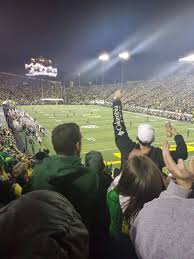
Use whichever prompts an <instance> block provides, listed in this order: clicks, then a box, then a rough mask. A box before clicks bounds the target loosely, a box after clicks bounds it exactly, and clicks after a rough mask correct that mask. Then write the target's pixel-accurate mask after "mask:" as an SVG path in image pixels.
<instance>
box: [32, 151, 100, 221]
mask: <svg viewBox="0 0 194 259" xmlns="http://www.w3.org/2000/svg"><path fill="white" fill-rule="evenodd" d="M98 187H99V179H98V175H97V174H96V172H95V171H92V170H91V169H89V168H87V167H84V166H83V165H82V163H81V159H80V157H78V156H67V157H62V156H58V155H55V156H51V157H49V158H46V159H44V161H43V162H42V163H41V164H39V165H37V166H36V167H35V168H34V169H33V172H32V178H31V181H30V189H31V191H34V190H53V191H56V192H59V193H61V194H62V195H64V196H65V197H67V198H68V199H69V201H70V202H71V203H72V204H73V205H74V207H75V208H76V209H77V211H78V212H79V213H80V215H81V216H82V218H83V219H84V220H85V223H86V224H87V223H88V220H89V218H90V217H91V213H92V211H93V208H92V207H93V206H94V204H95V199H96V197H97V192H98Z"/></svg>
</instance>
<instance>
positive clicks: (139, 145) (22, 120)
mask: <svg viewBox="0 0 194 259" xmlns="http://www.w3.org/2000/svg"><path fill="white" fill-rule="evenodd" d="M113 99H114V101H113V130H114V134H115V143H116V145H117V147H118V148H119V150H120V152H121V168H120V169H119V174H118V175H117V176H116V175H114V174H113V173H112V172H110V171H109V170H108V169H107V168H106V166H105V164H104V160H103V157H102V154H101V153H100V152H98V151H96V150H95V145H94V147H93V150H91V151H90V152H89V153H87V154H86V156H85V161H81V158H80V153H81V147H82V135H81V132H80V128H79V126H78V125H77V124H76V123H64V124H62V125H58V126H56V127H55V128H54V129H53V131H52V136H51V140H52V145H53V148H54V150H55V152H56V155H51V156H50V155H49V152H48V151H47V150H43V151H42V150H40V151H39V152H38V153H37V154H35V155H33V156H32V155H30V154H29V153H28V152H26V153H22V152H20V151H19V150H18V149H17V147H16V143H15V141H14V137H13V134H12V133H13V132H12V130H13V129H12V128H11V129H9V128H8V127H2V128H1V129H0V141H1V144H0V145H1V146H0V148H1V150H0V207H1V208H0V232H1V233H3V234H1V235H0V258H32V259H35V258H45V259H46V258H51V259H57V258H68V259H70V258H72V259H77V258H79V259H87V258H89V259H97V258H98V259H99V258H101V259H103V258H106V259H120V258H122V259H127V258H128V259H130V258H132V259H136V258H140V259H148V258H153V259H166V258H169V259H171V258H177V259H190V258H194V250H193V240H194V231H193V228H192V227H191V226H192V225H193V223H194V212H193V211H194V202H193V198H192V197H193V191H192V186H193V178H194V160H193V159H191V160H190V163H189V166H188V167H186V166H185V164H184V160H185V159H187V156H188V153H187V146H186V144H185V141H184V138H183V136H182V135H180V134H178V133H177V131H176V129H174V128H173V127H170V128H168V129H167V131H168V132H169V133H171V135H172V136H173V137H174V139H175V142H176V149H175V150H173V151H169V145H168V143H164V144H163V149H161V148H157V147H154V128H153V127H152V126H151V125H149V124H141V125H139V127H138V134H137V142H135V141H133V140H132V139H131V138H130V135H128V132H127V129H126V126H125V123H124V119H123V116H122V104H123V105H124V104H125V101H126V96H125V90H124V91H122V90H118V91H116V92H115V94H114V98H113ZM121 101H122V102H121ZM6 118H7V120H8V121H9V120H12V121H13V122H14V121H16V122H17V123H18V124H19V125H21V126H22V128H24V129H25V130H27V131H29V132H30V134H33V135H36V133H37V132H38V134H39V133H40V126H39V125H38V124H37V123H36V121H34V120H33V119H32V118H30V117H29V115H28V114H27V113H25V112H23V111H21V110H20V109H17V108H13V107H11V108H8V109H7V111H6ZM17 123H15V125H16V124H17ZM13 124H14V123H13ZM8 125H9V123H8ZM165 166H166V168H167V170H168V172H169V175H168V176H166V175H164V174H163V172H162V170H163V167H165Z"/></svg>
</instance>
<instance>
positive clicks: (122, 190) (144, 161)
mask: <svg viewBox="0 0 194 259" xmlns="http://www.w3.org/2000/svg"><path fill="white" fill-rule="evenodd" d="M117 190H118V192H119V194H121V195H123V196H129V197H130V200H129V204H128V207H127V209H126V210H125V212H124V216H125V219H126V221H127V222H128V223H129V224H130V223H131V222H132V221H133V220H134V219H135V217H136V216H137V214H138V213H139V211H140V210H141V209H142V208H143V205H144V204H145V203H146V202H148V201H151V200H153V199H154V198H157V197H158V196H159V195H160V193H161V192H162V191H163V190H165V184H164V181H163V178H162V174H161V172H160V170H159V168H158V167H157V165H156V164H155V163H154V162H153V161H152V160H151V159H149V158H148V157H146V156H134V157H132V158H130V159H129V160H128V161H127V163H126V164H125V166H124V168H123V171H122V174H121V178H120V180H119V183H118V186H117Z"/></svg>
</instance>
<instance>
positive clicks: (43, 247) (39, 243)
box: [0, 191, 88, 259]
mask: <svg viewBox="0 0 194 259" xmlns="http://www.w3.org/2000/svg"><path fill="white" fill-rule="evenodd" d="M0 232H1V233H4V234H3V235H0V258H15V259H16V258H20V259H21V258H31V259H43V258H44V259H46V258H47V259H59V258H60V259H62V258H64V259H85V258H87V256H88V232H87V230H86V227H85V226H84V224H83V223H82V220H81V217H80V215H79V214H78V213H77V212H76V211H75V209H74V208H73V206H72V205H71V203H70V202H69V201H68V200H67V199H66V198H65V197H64V196H62V195H60V194H58V193H55V192H51V191H34V192H30V193H28V194H25V195H22V196H21V197H20V198H19V199H17V200H16V201H14V202H12V203H10V204H9V205H7V206H5V207H3V208H1V209H0Z"/></svg>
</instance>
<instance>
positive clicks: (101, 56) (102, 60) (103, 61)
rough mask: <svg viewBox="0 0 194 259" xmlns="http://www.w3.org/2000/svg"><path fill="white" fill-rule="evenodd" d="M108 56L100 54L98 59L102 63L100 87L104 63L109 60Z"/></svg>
mask: <svg viewBox="0 0 194 259" xmlns="http://www.w3.org/2000/svg"><path fill="white" fill-rule="evenodd" d="M109 58H110V57H109V54H108V53H102V54H101V55H100V56H99V57H98V59H99V60H100V61H101V63H102V85H104V63H105V62H107V61H108V60H109Z"/></svg>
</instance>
